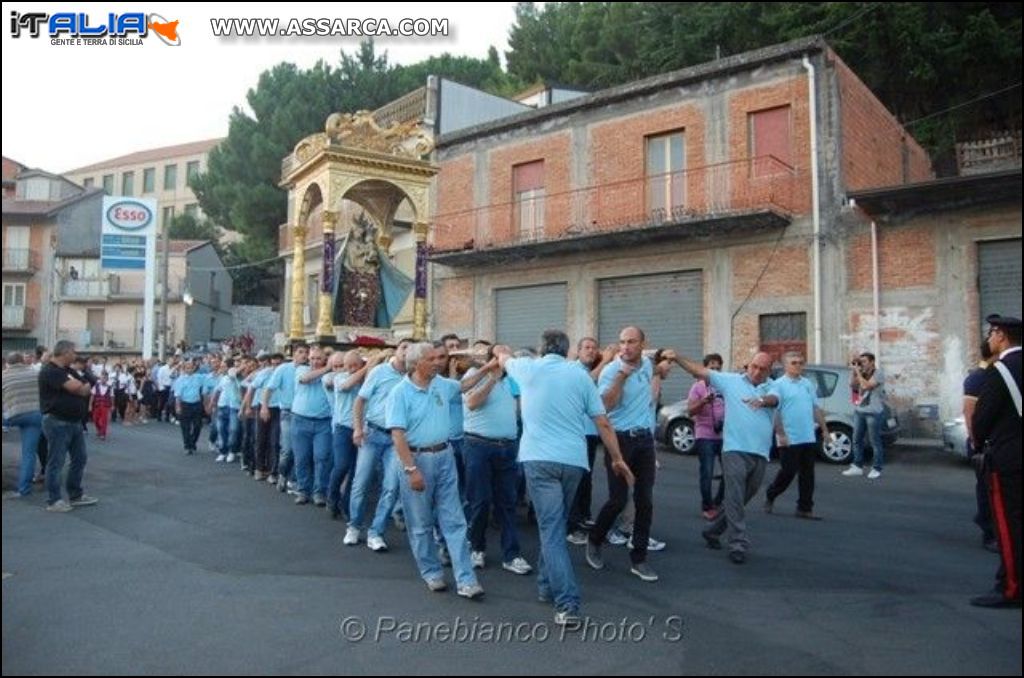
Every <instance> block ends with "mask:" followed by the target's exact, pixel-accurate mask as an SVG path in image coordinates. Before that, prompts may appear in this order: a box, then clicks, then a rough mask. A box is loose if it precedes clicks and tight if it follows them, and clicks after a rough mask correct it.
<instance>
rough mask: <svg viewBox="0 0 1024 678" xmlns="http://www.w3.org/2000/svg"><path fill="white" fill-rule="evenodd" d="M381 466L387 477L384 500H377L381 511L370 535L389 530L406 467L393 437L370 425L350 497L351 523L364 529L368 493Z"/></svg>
mask: <svg viewBox="0 0 1024 678" xmlns="http://www.w3.org/2000/svg"><path fill="white" fill-rule="evenodd" d="M378 468H379V469H381V472H382V474H383V478H384V480H383V483H382V486H381V491H380V499H379V500H378V501H377V511H376V513H375V514H374V516H373V524H372V525H371V526H370V534H373V535H376V536H378V537H380V536H383V535H384V531H385V530H387V529H388V518H390V517H391V512H392V511H393V510H394V508H395V504H397V503H398V494H399V488H398V486H399V483H400V481H401V477H400V476H401V475H402V469H401V465H400V464H399V463H398V457H397V456H396V455H395V445H394V442H393V441H392V440H391V436H390V435H388V434H387V433H385V432H384V431H380V430H378V429H375V428H369V429H368V431H367V435H366V441H365V442H364V443H363V446H362V447H361V448H359V455H358V457H357V458H356V473H355V476H354V477H353V482H352V498H351V499H350V500H349V511H348V518H349V521H348V524H349V526H351V527H355V528H358V529H360V530H362V529H363V528H364V527H365V523H364V519H363V516H364V515H365V511H366V506H365V505H366V495H367V493H368V491H369V489H370V483H372V482H373V478H374V476H375V475H376V471H377V469H378Z"/></svg>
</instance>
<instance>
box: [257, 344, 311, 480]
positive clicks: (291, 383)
mask: <svg viewBox="0 0 1024 678" xmlns="http://www.w3.org/2000/svg"><path fill="white" fill-rule="evenodd" d="M308 364H309V346H308V345H306V343H305V342H301V341H300V342H296V343H294V344H292V360H291V362H284V363H281V365H280V366H278V368H277V369H276V370H274V373H273V374H272V375H270V380H269V381H267V385H266V388H265V389H264V392H265V393H266V395H267V398H268V400H267V403H268V405H269V403H270V400H269V398H271V397H273V396H274V395H276V396H277V402H278V406H279V407H280V412H279V413H278V439H279V440H280V441H281V453H280V454H279V455H278V460H277V491H278V492H284V491H285V490H286V489H287V488H288V481H289V480H294V475H295V473H294V470H295V456H294V455H293V454H292V401H293V400H295V384H296V379H295V370H297V369H298V368H300V367H302V366H303V365H308Z"/></svg>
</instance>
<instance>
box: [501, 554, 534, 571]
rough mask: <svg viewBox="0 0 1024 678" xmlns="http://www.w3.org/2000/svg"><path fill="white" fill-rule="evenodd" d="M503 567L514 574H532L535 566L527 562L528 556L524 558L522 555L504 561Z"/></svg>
mask: <svg viewBox="0 0 1024 678" xmlns="http://www.w3.org/2000/svg"><path fill="white" fill-rule="evenodd" d="M501 567H502V568H503V569H505V570H508V571H509V572H512V573H513V574H530V573H531V572H533V568H532V567H530V564H529V563H528V562H526V558H523V557H522V556H519V557H517V558H514V559H513V560H512V562H509V563H502V564H501Z"/></svg>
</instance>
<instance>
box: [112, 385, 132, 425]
mask: <svg viewBox="0 0 1024 678" xmlns="http://www.w3.org/2000/svg"><path fill="white" fill-rule="evenodd" d="M127 409H128V392H127V391H114V416H113V417H111V421H117V420H118V419H120V420H121V421H124V413H125V411H126V410H127Z"/></svg>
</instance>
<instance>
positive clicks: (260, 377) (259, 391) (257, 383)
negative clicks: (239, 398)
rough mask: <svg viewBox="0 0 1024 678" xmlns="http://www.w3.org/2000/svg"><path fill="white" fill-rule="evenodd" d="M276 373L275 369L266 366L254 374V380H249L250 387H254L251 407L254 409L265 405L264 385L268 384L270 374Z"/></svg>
mask: <svg viewBox="0 0 1024 678" xmlns="http://www.w3.org/2000/svg"><path fill="white" fill-rule="evenodd" d="M273 373H274V370H273V369H272V368H270V367H264V368H263V369H261V370H258V371H257V372H256V373H255V374H254V375H252V381H251V382H249V388H251V389H252V401H251V405H250V406H251V407H252V409H254V410H258V409H259V408H261V407H263V387H264V386H266V385H267V382H268V381H269V380H270V375H271V374H273Z"/></svg>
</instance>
